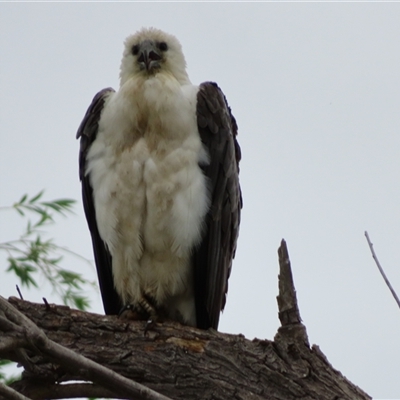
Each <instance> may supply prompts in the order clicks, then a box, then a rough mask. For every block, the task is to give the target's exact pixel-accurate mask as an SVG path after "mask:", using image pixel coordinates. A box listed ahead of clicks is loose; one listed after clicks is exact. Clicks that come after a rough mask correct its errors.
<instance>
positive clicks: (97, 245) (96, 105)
mask: <svg viewBox="0 0 400 400" xmlns="http://www.w3.org/2000/svg"><path fill="white" fill-rule="evenodd" d="M113 92H114V89H111V88H107V89H103V90H102V91H100V92H99V93H97V94H96V96H94V98H93V100H92V103H91V104H90V106H89V108H88V110H87V111H86V114H85V116H84V117H83V120H82V122H81V124H80V126H79V128H78V132H77V134H76V138H77V139H79V138H80V139H81V141H80V152H79V177H80V179H81V182H82V199H83V208H84V210H85V215H86V219H87V222H88V225H89V230H90V233H91V235H92V243H93V252H94V259H95V262H96V269H97V275H98V278H99V285H100V290H101V296H102V299H103V305H104V311H105V312H106V314H118V312H119V311H120V310H121V307H122V303H121V300H120V298H119V296H118V294H117V292H116V290H115V288H114V281H113V276H112V264H111V263H112V260H111V254H110V252H109V251H108V249H107V246H106V244H105V243H104V242H103V240H102V239H101V237H100V234H99V230H98V228H97V221H96V210H95V208H94V203H93V190H92V187H91V185H90V180H89V175H88V174H86V156H87V153H88V151H89V149H90V146H91V145H92V143H93V142H94V140H96V135H97V131H98V128H99V120H100V116H101V112H102V110H103V107H104V102H105V100H106V99H107V97H108V96H109V95H110V94H111V93H113Z"/></svg>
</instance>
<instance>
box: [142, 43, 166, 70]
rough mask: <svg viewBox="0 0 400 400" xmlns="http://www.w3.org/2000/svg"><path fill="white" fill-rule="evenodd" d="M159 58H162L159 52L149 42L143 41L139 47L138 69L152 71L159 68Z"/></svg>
mask: <svg viewBox="0 0 400 400" xmlns="http://www.w3.org/2000/svg"><path fill="white" fill-rule="evenodd" d="M161 58H162V57H161V54H160V50H159V49H158V48H157V46H156V44H155V43H154V42H152V41H151V40H145V41H144V42H143V43H142V44H141V45H140V51H139V57H138V59H137V60H138V62H139V65H140V69H146V70H147V71H152V70H154V69H157V68H160V60H161Z"/></svg>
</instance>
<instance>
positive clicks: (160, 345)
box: [0, 241, 371, 400]
mask: <svg viewBox="0 0 400 400" xmlns="http://www.w3.org/2000/svg"><path fill="white" fill-rule="evenodd" d="M279 261H280V273H279V296H278V306H279V316H280V319H281V323H282V326H281V327H280V328H279V329H278V332H277V334H276V336H275V338H274V341H269V340H260V339H254V340H253V341H249V340H247V339H245V338H244V337H243V336H242V335H228V334H223V333H219V332H216V331H213V330H208V331H204V330H199V329H195V328H192V327H188V326H181V325H179V324H177V323H171V322H165V323H163V324H156V325H155V326H154V328H153V329H151V330H150V331H148V332H147V333H145V323H144V322H140V321H126V320H121V319H120V318H118V317H116V316H104V315H97V314H91V313H85V312H81V311H78V310H71V309H70V308H68V307H65V306H56V305H51V304H50V305H48V306H47V307H46V306H45V305H43V304H34V303H30V302H27V301H23V300H20V299H17V298H10V299H9V301H8V302H6V301H5V300H4V301H1V302H0V312H1V310H3V312H4V314H5V317H3V318H0V330H1V331H2V332H3V336H0V337H1V338H3V337H4V338H5V340H4V341H3V340H0V357H3V358H4V357H7V358H9V359H12V360H16V361H19V362H21V363H23V365H24V369H25V371H24V373H23V375H22V378H21V379H20V380H19V381H18V382H16V383H14V384H13V385H12V388H13V389H15V390H17V391H18V392H20V393H22V394H24V395H27V396H28V395H29V396H30V397H31V398H32V399H44V398H61V396H66V395H72V394H73V395H74V396H76V397H78V396H77V395H78V394H80V396H79V397H82V396H87V395H91V394H89V393H96V396H97V395H98V396H100V394H101V395H102V396H103V395H104V396H108V397H114V398H126V397H128V398H150V397H145V396H147V394H146V393H147V392H146V391H150V389H152V390H153V391H156V392H157V393H162V395H161V394H160V395H158V396H160V397H158V398H160V399H161V398H164V399H165V398H166V397H165V396H168V397H169V398H171V399H172V398H173V399H176V400H178V399H188V398H190V399H194V400H196V399H202V400H207V399H215V400H219V399H221V400H222V399H241V400H247V399H249V400H250V399H251V400H254V399H260V400H261V399H270V400H278V399H279V400H282V399H285V400H295V399H296V400H297V399H298V398H303V399H305V400H312V399H318V400H332V399H341V400H366V399H371V397H369V396H368V395H367V394H365V393H364V392H363V391H362V390H361V389H359V388H357V387H356V386H355V385H353V384H352V383H350V382H349V381H348V380H347V379H346V378H345V377H344V376H343V375H342V374H341V373H340V372H338V371H336V370H335V369H334V368H333V367H332V366H331V365H330V364H329V362H328V361H327V359H326V357H325V356H324V355H323V354H322V352H321V351H320V350H319V348H318V347H317V346H312V347H311V348H310V346H309V344H308V337H307V332H306V329H305V326H304V325H303V324H302V323H301V319H300V313H299V309H298V305H297V299H296V292H295V289H294V284H293V278H292V272H291V266H290V261H289V255H288V251H287V248H286V243H285V242H284V241H282V244H281V247H280V249H279ZM5 304H6V305H5ZM15 309H17V310H18V311H16V310H15ZM20 314H23V316H27V317H29V319H30V321H29V322H28V323H27V322H26V320H27V318H26V317H24V318H21V315H20ZM17 320H18V321H19V322H20V323H17V322H16V321H17ZM9 338H16V339H15V341H10V340H9ZM1 344H3V346H1ZM70 353H74V355H72V354H70ZM84 357H86V358H87V359H85V358H84ZM94 363H97V364H100V365H96V364H95V366H94V365H93V364H94ZM100 367H101V368H100ZM107 368H109V369H110V370H112V371H113V372H112V374H110V373H109V371H108V370H107ZM95 371H96V372H95ZM72 380H80V381H82V380H84V381H85V382H86V383H84V384H81V383H80V384H79V385H81V386H78V385H76V386H72V385H73V384H71V383H69V384H64V385H61V383H66V382H69V381H72ZM126 381H128V382H129V383H130V384H134V386H135V385H137V384H138V383H140V384H143V385H145V386H146V389H145V390H142V391H140V392H139V394H138V393H137V392H135V395H133V394H132V392H128V387H129V385H128V383H127V382H126ZM116 382H121V384H120V383H118V384H117V383H116ZM135 382H138V383H135ZM93 383H94V384H93ZM61 386H65V388H64V387H61ZM105 387H106V388H107V389H108V392H107V394H105V393H106V392H105V391H104V388H105ZM135 387H136V386H135ZM45 388H47V389H45ZM147 388H150V389H147ZM62 390H64V392H63V393H62ZM79 390H82V391H81V392H79ZM85 390H86V392H85ZM95 390H97V391H98V392H95ZM89 391H90V392H89ZM151 393H153V392H151ZM154 396H155V395H154ZM154 398H157V397H154Z"/></svg>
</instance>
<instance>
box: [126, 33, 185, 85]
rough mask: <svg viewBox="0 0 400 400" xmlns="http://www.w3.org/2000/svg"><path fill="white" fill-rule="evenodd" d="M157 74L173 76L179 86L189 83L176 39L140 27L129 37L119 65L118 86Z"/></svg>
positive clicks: (182, 56) (179, 45)
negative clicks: (119, 82) (136, 77)
mask: <svg viewBox="0 0 400 400" xmlns="http://www.w3.org/2000/svg"><path fill="white" fill-rule="evenodd" d="M159 72H168V73H170V74H172V75H173V76H174V77H175V79H177V80H178V81H179V82H180V83H181V84H184V83H188V82H189V78H188V75H187V72H186V61H185V57H184V55H183V53H182V47H181V44H180V43H179V41H178V39H176V37H175V36H173V35H170V34H168V33H165V32H163V31H161V30H159V29H155V28H143V29H141V30H140V31H138V32H136V33H135V34H134V35H131V36H128V37H127V38H126V40H125V49H124V53H123V56H122V62H121V71H120V80H121V86H122V85H123V84H124V83H125V82H126V81H127V80H128V79H129V78H131V77H134V76H138V75H140V74H142V75H147V76H151V75H154V74H157V73H159Z"/></svg>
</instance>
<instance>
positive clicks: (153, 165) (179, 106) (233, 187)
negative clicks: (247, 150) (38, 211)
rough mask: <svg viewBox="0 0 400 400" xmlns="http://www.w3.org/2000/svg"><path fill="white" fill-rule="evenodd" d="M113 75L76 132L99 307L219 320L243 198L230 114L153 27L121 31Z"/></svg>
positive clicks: (196, 323) (200, 321)
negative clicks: (113, 84) (115, 80)
mask: <svg viewBox="0 0 400 400" xmlns="http://www.w3.org/2000/svg"><path fill="white" fill-rule="evenodd" d="M119 78H120V87H119V89H118V90H117V91H115V90H114V89H112V88H106V89H103V90H101V91H100V92H98V93H97V94H96V95H95V96H94V98H93V100H92V102H91V104H90V105H89V108H88V109H87V112H86V114H85V115H84V118H83V120H82V122H81V124H80V126H79V128H78V131H77V134H76V137H77V139H80V150H79V176H80V180H81V187H82V200H83V207H84V211H85V215H86V219H87V223H88V227H89V230H90V234H91V239H92V245H93V252H94V258H95V264H96V269H97V275H98V280H99V286H100V291H101V295H102V300H103V306H104V311H105V313H106V314H107V315H114V314H119V313H120V312H121V310H124V309H130V310H131V311H132V313H133V314H132V315H133V316H134V317H132V318H133V319H142V320H146V319H147V320H156V321H161V322H162V321H166V320H171V321H176V322H179V323H180V324H183V325H189V326H192V327H197V328H200V329H209V328H213V329H215V330H217V329H218V323H219V319H220V314H221V311H223V309H224V306H225V303H226V296H227V290H228V278H229V276H230V272H231V268H232V260H233V258H234V256H235V252H236V247H237V239H238V233H239V225H240V214H241V209H242V193H241V188H240V183H239V161H240V159H241V150H240V147H239V144H238V142H237V132H238V127H237V123H236V120H235V118H234V117H233V115H232V112H231V109H230V107H229V106H228V103H227V100H226V97H225V95H224V94H223V92H222V90H221V89H220V88H219V86H218V85H217V84H216V83H214V82H209V81H207V82H204V83H201V84H200V85H194V84H192V83H191V81H190V79H189V76H188V73H187V70H186V61H185V56H184V54H183V51H182V46H181V44H180V43H179V41H178V40H177V39H176V37H175V36H173V35H171V34H169V33H166V32H163V31H161V30H159V29H156V28H153V27H151V28H142V29H140V30H139V31H137V32H136V33H135V34H133V35H131V36H128V37H127V38H126V40H125V42H124V50H123V56H122V61H121V67H120V74H119Z"/></svg>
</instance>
